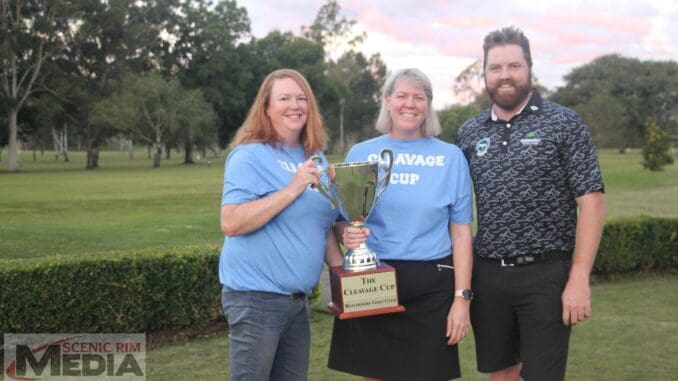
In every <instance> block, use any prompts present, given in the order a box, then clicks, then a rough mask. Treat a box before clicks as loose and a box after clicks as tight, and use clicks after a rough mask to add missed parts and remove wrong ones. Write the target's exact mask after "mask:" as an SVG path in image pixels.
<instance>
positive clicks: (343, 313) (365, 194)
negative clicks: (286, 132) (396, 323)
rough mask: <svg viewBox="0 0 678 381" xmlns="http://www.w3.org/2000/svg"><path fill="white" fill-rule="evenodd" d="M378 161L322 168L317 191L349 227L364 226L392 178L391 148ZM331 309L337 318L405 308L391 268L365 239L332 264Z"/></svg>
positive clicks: (315, 160)
mask: <svg viewBox="0 0 678 381" xmlns="http://www.w3.org/2000/svg"><path fill="white" fill-rule="evenodd" d="M379 156H380V158H381V160H380V161H378V162H376V161H375V162H353V163H338V164H331V165H330V166H329V167H328V168H322V161H321V160H320V159H319V158H318V157H313V158H312V160H313V161H314V162H315V163H316V165H317V166H318V168H319V171H320V184H319V185H318V191H319V192H320V194H321V195H322V196H323V197H325V198H326V199H327V200H328V201H329V202H330V204H331V205H332V207H333V208H339V212H340V213H341V215H342V217H343V218H344V219H345V220H346V221H348V222H349V223H350V224H351V226H353V227H357V228H362V227H364V226H365V221H366V220H367V218H369V216H370V213H371V212H372V209H373V208H374V205H375V204H376V203H377V202H379V197H380V196H381V194H382V193H383V192H384V191H385V190H386V188H387V187H388V184H389V179H390V177H391V166H392V165H393V152H392V151H391V150H388V149H384V150H382V151H381V153H380V155H379ZM330 284H331V287H332V302H331V303H330V305H329V308H330V310H332V312H333V313H334V314H335V315H336V316H337V317H339V318H340V319H349V318H354V317H361V316H370V315H377V314H385V313H392V312H400V311H404V310H405V308H404V307H403V306H401V305H399V304H398V288H397V285H396V277H395V269H394V268H393V267H391V266H389V265H387V264H385V263H380V262H379V258H378V256H377V254H376V253H375V252H374V251H372V250H371V249H370V248H369V247H368V246H367V244H366V243H362V244H360V246H359V247H358V248H356V249H352V250H349V251H348V252H347V253H346V254H345V255H344V262H343V265H342V266H335V267H331V268H330Z"/></svg>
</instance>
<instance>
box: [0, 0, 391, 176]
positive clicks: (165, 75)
mask: <svg viewBox="0 0 678 381" xmlns="http://www.w3.org/2000/svg"><path fill="white" fill-rule="evenodd" d="M354 23H355V21H351V20H347V19H346V18H344V17H341V16H340V6H339V4H338V3H337V1H335V0H328V1H327V2H326V3H325V4H324V5H323V6H322V7H321V8H320V9H319V11H318V14H317V17H316V19H315V20H314V21H313V23H312V24H311V25H309V26H304V27H302V32H303V33H302V36H296V35H294V34H292V33H290V32H280V31H273V32H271V33H269V34H268V35H267V36H265V37H263V38H260V39H258V38H254V37H253V36H252V35H251V34H250V20H249V18H248V16H247V11H246V9H245V8H243V7H239V6H238V5H237V2H236V1H234V0H221V1H219V2H217V3H216V4H214V3H213V2H212V1H208V0H194V1H185V0H151V1H143V2H141V1H133V0H117V1H106V0H94V1H92V0H49V1H46V0H0V59H1V60H2V63H1V66H0V84H1V85H2V91H1V92H0V149H2V147H5V146H8V147H9V149H8V151H9V153H8V156H7V161H8V167H9V170H10V171H16V170H19V161H18V142H19V141H21V142H24V144H25V146H30V147H34V148H35V147H39V148H41V149H44V147H46V146H47V147H50V144H49V143H48V142H53V141H54V138H55V137H57V138H59V139H61V138H62V137H66V139H67V138H68V137H69V136H70V137H71V140H72V141H73V140H78V141H80V142H82V144H83V149H86V151H87V165H86V167H87V168H89V169H92V168H97V167H98V166H99V150H100V148H101V147H102V146H103V145H104V144H105V143H106V142H107V141H108V140H110V139H111V138H117V137H121V138H123V139H125V140H128V141H130V142H133V143H134V142H136V143H137V144H145V145H147V146H148V147H149V149H151V150H152V152H153V156H154V165H156V166H157V165H160V153H161V151H162V150H163V149H164V150H166V151H168V152H169V150H170V149H171V148H177V147H181V148H182V149H184V150H185V151H186V152H187V153H186V160H185V161H186V162H190V161H191V155H190V152H192V150H193V147H197V148H199V149H202V150H203V151H204V150H205V149H206V148H207V147H213V146H216V145H218V146H220V147H222V148H223V147H225V146H226V145H227V144H228V142H229V141H230V139H231V137H232V136H233V134H234V132H235V131H236V129H237V128H238V127H239V126H240V123H241V122H242V120H243V119H244V117H245V115H246V113H247V112H248V110H249V106H250V104H251V102H252V100H253V98H254V96H255V95H256V91H257V89H258V87H259V84H260V83H261V81H262V80H263V78H264V76H266V75H267V74H268V73H269V72H271V71H272V70H275V69H278V68H281V67H289V68H294V69H297V70H299V71H300V72H301V73H303V74H304V75H305V76H306V78H307V79H308V80H309V82H310V83H311V86H312V87H313V89H314V91H315V92H316V96H317V98H318V100H319V103H320V106H321V109H322V112H323V117H324V119H325V122H326V125H327V126H328V128H327V133H328V135H329V136H330V142H331V146H330V147H329V148H330V149H335V150H343V149H345V147H346V146H347V144H349V143H350V142H351V141H356V140H361V139H363V138H365V137H367V136H368V135H370V134H372V132H371V131H372V129H371V128H370V126H371V124H372V121H373V118H374V116H375V115H376V112H377V111H378V105H379V103H378V99H379V90H380V88H381V86H382V84H383V81H384V76H385V75H386V65H385V64H384V62H383V61H382V60H381V58H380V56H379V55H373V56H371V57H366V56H365V55H363V54H362V53H360V52H358V51H357V50H356V49H355V48H356V46H357V44H359V43H360V41H361V40H362V38H364V36H362V35H356V34H355V32H354V31H353V28H352V26H353V24H354ZM338 41H349V43H348V44H347V45H345V46H344V47H343V48H342V49H341V50H339V51H337V50H336V46H337V44H338ZM330 51H331V52H332V53H334V57H335V58H332V57H330V55H329V54H328V53H329V52H330ZM337 52H338V53H339V54H337ZM340 124H341V126H340ZM339 127H341V128H339ZM60 141H63V140H60ZM62 146H63V144H60V145H59V148H60V147H62ZM50 148H51V147H50ZM54 148H55V151H57V152H58V149H57V148H58V147H57V145H56V143H55V144H54ZM1 152H2V151H0V154H1ZM64 153H65V152H64ZM0 158H1V156H0Z"/></svg>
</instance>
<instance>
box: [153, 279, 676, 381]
mask: <svg viewBox="0 0 678 381" xmlns="http://www.w3.org/2000/svg"><path fill="white" fill-rule="evenodd" d="M592 292H593V317H592V318H591V319H589V320H587V321H586V322H585V323H584V324H582V325H579V326H577V327H575V329H574V330H573V334H572V340H571V344H570V359H569V364H568V371H567V380H576V381H625V380H628V381H637V380H648V381H649V380H652V381H660V380H665V381H669V380H675V379H676V376H677V375H678V362H676V361H675V360H676V358H678V320H676V316H678V303H677V302H676V292H678V287H677V285H676V281H675V279H673V278H671V277H669V276H643V277H633V278H627V279H623V280H616V281H605V282H601V283H598V284H595V285H594V286H593V287H592ZM332 319H333V318H332V316H331V315H329V314H327V313H316V314H315V316H314V319H313V324H312V330H313V333H312V339H313V344H312V348H311V366H310V370H309V380H360V378H359V377H353V376H349V375H346V374H343V373H338V372H335V371H332V370H330V369H327V367H326V364H327V354H328V351H329V343H330V336H331V331H332ZM472 340H473V339H472V337H470V336H469V337H467V338H466V339H465V340H464V341H463V342H462V344H461V346H460V352H461V365H462V378H461V379H462V380H486V379H487V378H486V377H485V376H483V375H481V374H480V373H478V372H477V371H476V370H475V353H474V347H473V341H472ZM146 370H147V374H148V379H149V380H225V379H227V374H228V338H227V336H226V333H222V334H217V335H214V336H212V337H209V338H205V339H201V340H196V341H191V342H186V343H184V344H178V345H169V346H164V347H161V348H158V349H154V350H151V351H149V352H148V353H147V365H146Z"/></svg>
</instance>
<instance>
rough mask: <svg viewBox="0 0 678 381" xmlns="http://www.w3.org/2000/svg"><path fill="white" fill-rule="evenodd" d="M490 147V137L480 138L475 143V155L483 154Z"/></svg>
mask: <svg viewBox="0 0 678 381" xmlns="http://www.w3.org/2000/svg"><path fill="white" fill-rule="evenodd" d="M488 149H490V138H482V139H480V140H478V143H476V155H478V156H483V155H485V154H486V153H487V150H488Z"/></svg>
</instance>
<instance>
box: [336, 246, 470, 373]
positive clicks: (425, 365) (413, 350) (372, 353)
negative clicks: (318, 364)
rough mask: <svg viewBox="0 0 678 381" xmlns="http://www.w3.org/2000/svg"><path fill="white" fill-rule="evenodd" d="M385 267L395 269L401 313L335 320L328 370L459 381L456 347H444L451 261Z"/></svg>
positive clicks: (398, 263)
mask: <svg viewBox="0 0 678 381" xmlns="http://www.w3.org/2000/svg"><path fill="white" fill-rule="evenodd" d="M384 262H386V263H388V264H389V265H391V266H393V267H394V268H395V269H396V279H397V283H398V298H399V301H400V304H402V305H404V306H405V309H406V311H405V312H398V313H392V314H386V315H377V316H368V317H361V318H354V319H346V320H339V319H337V318H335V320H334V328H333V330H332V344H331V346H330V355H329V361H328V367H329V368H331V369H335V370H338V371H341V372H346V373H350V374H355V375H359V376H363V377H373V378H381V379H384V380H388V381H397V380H403V381H410V380H425V381H429V380H430V381H436V380H449V379H452V378H458V377H460V376H461V372H460V370H459V355H458V353H457V346H456V345H452V346H450V345H447V338H446V337H445V331H446V328H447V326H446V325H447V314H448V312H449V310H450V306H451V305H452V301H453V298H454V272H453V270H452V269H450V268H439V267H438V266H436V265H437V264H443V265H447V266H451V265H452V257H451V256H450V257H446V258H443V259H438V260H434V261H391V260H385V261H384Z"/></svg>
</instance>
